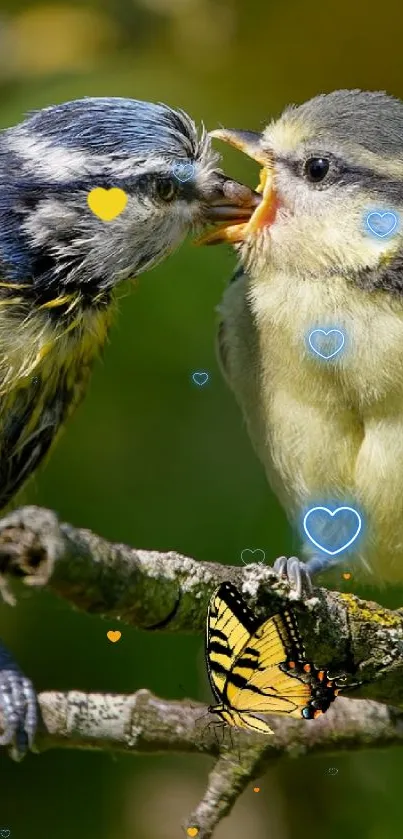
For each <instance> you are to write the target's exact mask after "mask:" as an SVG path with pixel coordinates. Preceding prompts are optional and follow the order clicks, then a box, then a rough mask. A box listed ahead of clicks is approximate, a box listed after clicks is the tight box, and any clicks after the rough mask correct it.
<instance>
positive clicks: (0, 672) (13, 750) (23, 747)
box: [0, 645, 38, 761]
mask: <svg viewBox="0 0 403 839" xmlns="http://www.w3.org/2000/svg"><path fill="white" fill-rule="evenodd" d="M0 721H1V725H2V729H3V730H2V734H0V746H9V752H10V756H11V757H12V758H13V760H17V761H19V760H22V758H23V757H24V755H25V754H26V752H27V751H28V749H31V748H32V746H33V741H34V737H35V732H36V727H37V724H38V704H37V699H36V693H35V689H34V686H33V684H32V682H31V681H30V680H29V679H27V678H26V676H24V674H23V673H22V672H21V670H20V669H19V667H18V666H17V665H16V664H15V662H14V660H13V658H12V657H11V655H10V653H9V652H8V650H6V649H5V647H3V645H0Z"/></svg>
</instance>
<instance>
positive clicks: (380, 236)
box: [365, 210, 398, 239]
mask: <svg viewBox="0 0 403 839" xmlns="http://www.w3.org/2000/svg"><path fill="white" fill-rule="evenodd" d="M371 216H378V217H379V218H380V219H383V218H385V216H393V218H394V220H395V223H394V225H393V227H392V228H391V229H390V230H387V231H386V233H378V232H377V231H376V230H374V228H373V227H371V224H370V221H369V220H370V218H371ZM397 221H398V219H397V215H396V214H395V213H394V212H392V210H385V212H384V213H381V212H379V210H372V211H371V212H370V213H368V215H367V216H366V219H365V223H366V225H367V227H368V230H370V232H371V233H373V234H374V236H377V237H378V239H385V238H386V236H390V235H391V233H393V231H394V230H396V227H397Z"/></svg>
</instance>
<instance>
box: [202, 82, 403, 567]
mask: <svg viewBox="0 0 403 839" xmlns="http://www.w3.org/2000/svg"><path fill="white" fill-rule="evenodd" d="M211 133H212V135H213V136H215V137H218V138H220V139H222V140H224V141H226V142H228V143H230V144H232V145H233V146H235V147H237V148H239V149H241V150H242V151H244V152H246V154H248V155H249V156H250V157H252V158H253V159H254V160H256V161H258V162H259V163H260V164H261V166H262V172H261V183H260V187H259V189H260V192H261V194H262V202H261V204H260V206H259V207H258V208H257V209H256V211H255V213H254V214H253V216H252V218H251V219H250V221H248V222H247V223H245V224H240V225H235V226H234V225H226V226H225V227H223V228H222V229H221V230H216V231H215V232H214V233H213V234H212V235H211V236H208V237H206V238H205V241H210V242H219V241H227V242H232V243H233V244H235V247H236V250H237V253H238V255H239V259H240V267H239V269H238V271H237V273H236V275H235V277H234V281H233V282H232V283H231V284H230V286H229V288H228V290H227V291H226V293H225V295H224V299H223V301H222V304H221V306H220V314H221V325H220V330H219V355H220V359H221V363H222V368H223V371H224V375H225V377H226V379H227V381H228V383H229V385H230V387H231V388H232V389H233V391H234V393H235V396H236V398H237V400H238V402H239V404H240V406H241V408H242V411H243V413H244V416H245V419H246V423H247V427H248V430H249V433H250V436H251V439H252V441H253V444H254V446H255V449H256V451H257V454H258V456H259V457H260V459H261V461H262V462H263V464H264V467H265V470H266V473H267V477H268V479H269V482H270V484H271V486H272V488H273V490H274V491H275V493H276V494H277V495H278V498H279V499H280V501H281V503H282V504H283V506H284V508H285V510H286V511H287V513H288V515H289V517H290V520H291V521H292V522H293V524H295V525H298V526H299V527H301V520H302V516H303V514H304V511H306V510H310V509H312V506H314V505H318V504H323V505H326V502H327V501H328V500H331V502H332V504H336V505H342V504H346V503H347V504H349V505H351V506H352V507H353V508H354V509H355V510H358V511H361V520H362V522H364V527H363V533H362V538H360V541H359V543H357V544H358V547H357V549H356V553H355V555H356V556H359V557H360V559H361V560H362V563H363V564H364V566H365V568H366V569H367V571H368V572H370V573H372V574H373V580H374V581H375V582H376V581H382V582H384V581H386V582H389V583H402V582H403V223H402V221H403V103H402V102H401V101H399V100H398V99H395V98H393V97H391V96H388V95H386V94H385V93H382V92H362V91H359V90H351V91H349V90H338V91H335V92H333V93H329V94H324V95H319V96H317V97H315V98H314V99H312V100H310V101H309V102H307V103H305V104H303V105H301V106H299V107H289V108H287V109H286V110H285V112H284V113H283V115H282V116H281V117H280V118H279V119H277V120H275V121H273V122H271V123H270V124H269V125H268V126H267V127H266V128H265V130H264V131H263V132H262V133H255V132H250V131H236V130H226V129H222V130H218V131H213V132H211ZM372 213H374V214H375V216H377V217H378V222H379V221H382V219H383V218H384V217H385V218H386V216H385V214H388V216H389V218H390V214H392V216H393V217H394V218H395V220H396V225H395V229H394V230H393V231H392V232H391V235H387V234H388V230H387V228H386V234H385V227H382V225H381V226H380V227H378V229H375V230H373V229H370V227H369V225H368V224H367V223H366V221H367V220H368V218H369V216H370V215H371V214H372ZM335 327H337V328H338V329H339V331H340V332H341V333H342V334H343V336H344V337H345V347H344V349H343V352H340V353H339V354H338V355H337V357H335V358H333V359H332V360H331V362H330V361H324V360H323V358H320V357H318V354H317V353H316V354H315V353H314V352H312V351H311V347H310V346H309V345H308V342H307V336H309V335H311V333H312V332H313V331H314V330H323V332H325V333H326V332H328V331H329V330H331V329H334V328H335ZM326 509H329V510H330V509H332V508H331V507H330V504H329V505H328V506H327V507H326ZM333 509H335V508H334V507H333ZM301 531H302V528H301ZM303 535H304V534H303ZM306 541H307V542H308V540H306ZM320 547H321V544H320ZM352 549H353V548H352ZM329 553H330V552H329ZM329 553H328V554H325V553H323V552H321V550H319V551H317V550H316V548H312V552H311V559H310V560H309V561H308V563H307V567H308V570H309V569H310V568H311V569H312V570H313V571H315V570H318V569H320V568H322V567H326V565H328V564H330V563H331V562H333V561H334V559H332V558H331V557H330V555H329ZM276 567H277V569H278V570H280V571H282V572H283V573H288V574H289V576H293V577H294V579H295V578H296V582H297V583H299V582H300V581H301V567H300V565H299V564H298V562H296V561H295V559H292V560H291V561H290V562H289V563H288V566H287V563H286V561H285V560H284V558H282V559H280V560H279V561H278V562H277V563H276Z"/></svg>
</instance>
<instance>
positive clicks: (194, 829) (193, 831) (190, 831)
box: [186, 827, 199, 836]
mask: <svg viewBox="0 0 403 839" xmlns="http://www.w3.org/2000/svg"><path fill="white" fill-rule="evenodd" d="M198 832H199V828H198V827H188V829H187V831H186V833H187V835H188V836H197V834H198Z"/></svg>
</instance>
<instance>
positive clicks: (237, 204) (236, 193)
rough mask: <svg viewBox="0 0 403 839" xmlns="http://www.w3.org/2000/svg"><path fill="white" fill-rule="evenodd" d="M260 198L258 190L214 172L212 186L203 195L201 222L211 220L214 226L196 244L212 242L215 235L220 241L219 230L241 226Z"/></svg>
mask: <svg viewBox="0 0 403 839" xmlns="http://www.w3.org/2000/svg"><path fill="white" fill-rule="evenodd" d="M261 200H262V198H261V196H260V195H259V193H258V192H255V191H254V190H253V189H250V187H248V186H245V184H241V183H239V182H238V181H234V180H233V179H232V178H228V177H227V176H226V175H222V174H218V173H216V180H215V183H214V186H213V188H212V190H211V192H209V194H207V195H204V202H205V206H204V210H203V222H207V223H209V222H212V223H214V224H215V225H216V226H215V228H214V229H213V231H209V233H207V234H206V235H205V236H204V235H203V236H202V237H200V238H199V239H197V241H196V244H204V242H205V241H206V242H207V241H208V240H210V237H211V243H212V244H214V241H213V240H215V237H216V236H217V241H221V239H220V234H221V231H228V235H230V231H231V230H234V231H236V230H237V228H238V227H239V226H241V227H243V226H244V225H245V222H247V221H248V220H249V219H250V218H251V217H252V216H253V213H254V212H255V210H256V208H257V207H258V206H259V204H260V202H261ZM227 241H228V239H227Z"/></svg>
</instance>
